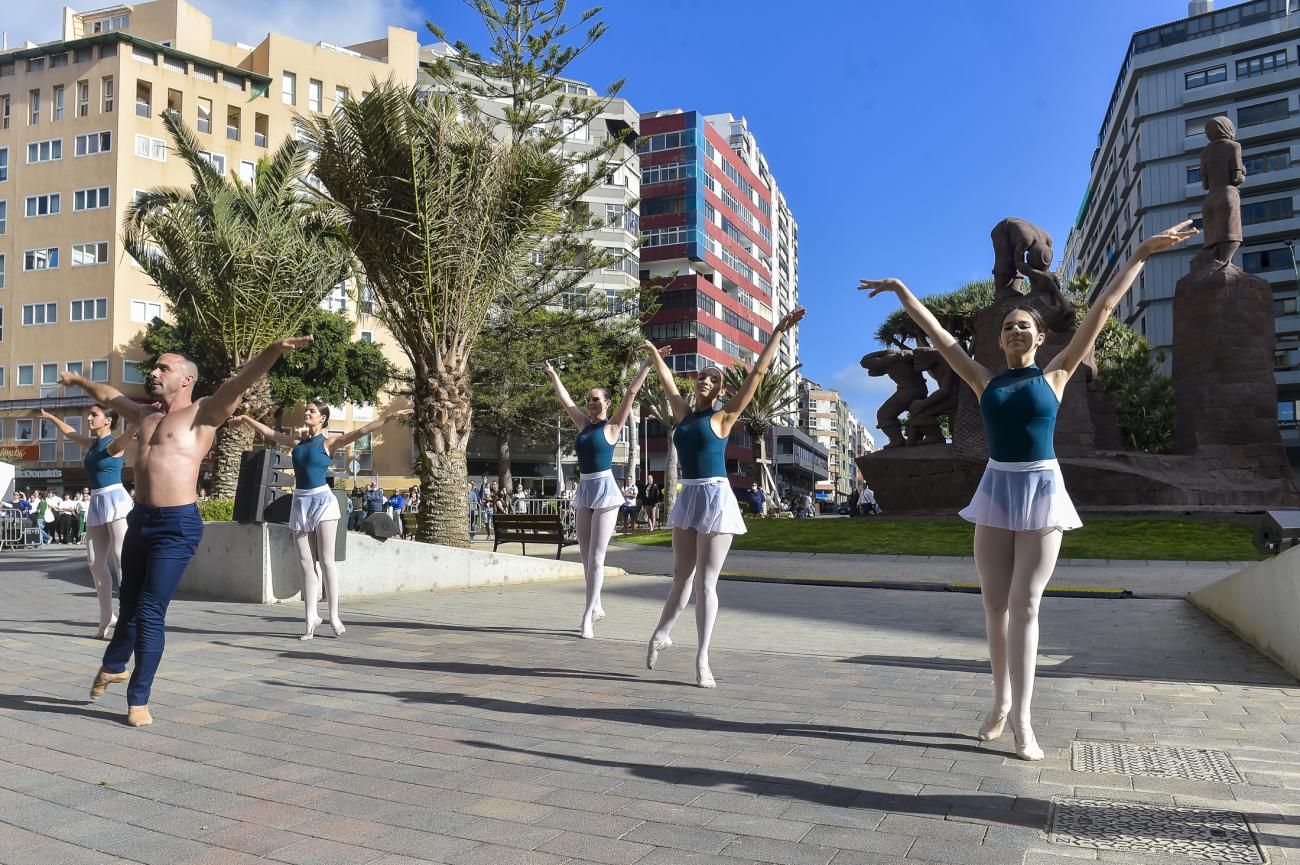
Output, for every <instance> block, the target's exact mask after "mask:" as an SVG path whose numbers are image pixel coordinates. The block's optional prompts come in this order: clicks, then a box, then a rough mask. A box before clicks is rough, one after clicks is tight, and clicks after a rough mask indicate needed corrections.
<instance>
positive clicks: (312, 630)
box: [298, 619, 321, 640]
mask: <svg viewBox="0 0 1300 865" xmlns="http://www.w3.org/2000/svg"><path fill="white" fill-rule="evenodd" d="M320 621H321V620H320V619H312V620H311V621H310V622H309V623H308V624H307V632H306V633H305V634H303V635H302V636H301V637H299V638H298V639H300V640H310V639H312V638H314V637H315V636H316V629H317V628H319V627H320Z"/></svg>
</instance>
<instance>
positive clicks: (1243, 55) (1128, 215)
mask: <svg viewBox="0 0 1300 865" xmlns="http://www.w3.org/2000/svg"><path fill="white" fill-rule="evenodd" d="M1188 11H1189V14H1188V17H1186V18H1183V19H1180V20H1178V21H1173V22H1169V23H1166V24H1161V25H1159V26H1157V27H1152V28H1149V29H1147V30H1142V31H1139V32H1137V33H1134V34H1133V36H1132V38H1131V39H1130V40H1129V44H1128V47H1127V49H1126V50H1125V53H1124V60H1123V62H1122V64H1121V65H1120V70H1119V74H1118V76H1117V80H1116V82H1115V88H1114V91H1113V93H1112V95H1111V99H1110V103H1109V105H1108V106H1107V109H1106V114H1105V117H1104V118H1103V120H1102V124H1101V129H1100V131H1099V132H1098V134H1097V148H1096V150H1095V151H1094V152H1093V156H1092V165H1091V176H1090V178H1089V181H1088V189H1087V192H1086V194H1085V195H1084V199H1083V203H1082V205H1081V206H1080V208H1079V213H1078V217H1077V219H1076V221H1075V223H1074V226H1073V228H1072V230H1071V231H1070V235H1069V238H1068V240H1067V242H1066V246H1065V253H1064V256H1063V258H1062V266H1063V272H1064V275H1065V276H1066V277H1072V276H1075V275H1077V274H1088V275H1090V276H1091V277H1093V280H1094V281H1093V292H1094V298H1095V296H1096V292H1098V291H1100V289H1101V288H1102V287H1103V286H1104V285H1105V284H1106V282H1107V281H1108V280H1109V279H1110V278H1111V277H1112V276H1113V275H1114V274H1115V272H1116V270H1117V269H1118V268H1119V267H1120V266H1121V265H1122V264H1123V262H1124V261H1125V260H1126V259H1127V258H1128V257H1129V255H1130V254H1131V253H1132V252H1133V250H1134V249H1135V248H1136V247H1137V245H1138V244H1139V243H1141V242H1142V240H1143V239H1144V238H1146V237H1148V236H1150V235H1151V234H1153V233H1156V232H1159V231H1161V230H1163V229H1165V228H1167V227H1169V226H1171V225H1174V224H1175V223H1178V222H1180V221H1182V220H1184V219H1188V218H1189V217H1190V218H1197V217H1199V216H1200V210H1201V203H1202V201H1203V199H1204V197H1205V191H1204V189H1202V187H1201V178H1200V174H1199V168H1200V165H1199V159H1200V153H1201V150H1202V148H1204V147H1205V145H1206V137H1205V133H1204V127H1205V121H1206V120H1208V119H1210V118H1211V117H1215V116H1220V115H1223V116H1226V117H1228V118H1229V119H1231V120H1232V122H1233V124H1234V125H1235V126H1236V128H1237V140H1238V141H1239V142H1240V143H1241V148H1242V157H1243V161H1244V163H1245V166H1246V175H1247V176H1246V180H1245V183H1244V184H1243V185H1242V186H1241V216H1242V224H1243V228H1244V236H1245V242H1244V243H1243V244H1242V246H1241V249H1240V250H1239V251H1238V253H1237V256H1236V258H1235V259H1234V262H1235V263H1236V264H1237V265H1239V266H1240V267H1242V268H1243V269H1245V270H1247V271H1250V272H1251V273H1255V274H1258V275H1259V276H1261V277H1263V278H1264V279H1267V280H1268V281H1269V283H1270V284H1271V285H1272V287H1273V298H1274V300H1273V304H1274V314H1275V333H1273V334H1269V335H1266V336H1262V338H1267V339H1273V340H1275V342H1276V351H1275V361H1274V364H1275V377H1276V380H1277V386H1278V397H1277V401H1278V423H1279V425H1280V426H1281V428H1282V437H1283V441H1284V443H1285V444H1286V446H1287V449H1288V452H1289V453H1290V455H1291V459H1292V462H1293V464H1296V465H1300V430H1297V410H1298V409H1300V314H1298V312H1297V299H1296V297H1297V295H1296V288H1297V274H1298V273H1300V268H1297V263H1296V258H1295V256H1294V254H1293V244H1294V241H1295V240H1296V238H1297V236H1300V214H1298V213H1297V210H1296V197H1297V194H1298V193H1300V101H1298V99H1300V89H1298V88H1297V83H1298V82H1300V17H1298V13H1300V3H1297V2H1296V0H1251V2H1248V3H1239V4H1237V5H1234V6H1229V7H1227V8H1223V9H1219V10H1215V9H1213V8H1212V3H1210V2H1206V0H1194V2H1192V3H1191V4H1190V5H1189V10H1188ZM1198 251H1199V250H1198V248H1197V245H1196V244H1195V243H1193V244H1189V245H1187V246H1184V247H1180V248H1178V249H1175V250H1172V251H1170V252H1167V253H1164V254H1162V255H1158V256H1156V257H1154V258H1153V259H1152V260H1151V261H1149V262H1148V263H1147V265H1146V267H1145V269H1144V270H1143V271H1142V273H1141V275H1140V276H1139V277H1138V282H1137V284H1136V285H1135V286H1134V287H1133V289H1132V290H1131V291H1130V293H1129V295H1128V297H1127V298H1125V300H1124V301H1123V302H1122V303H1121V304H1120V307H1119V309H1118V311H1117V314H1118V315H1120V316H1121V317H1122V318H1123V320H1124V321H1125V322H1127V323H1128V324H1130V325H1132V326H1133V328H1134V329H1136V330H1137V331H1138V332H1139V333H1141V334H1142V335H1143V336H1145V337H1146V338H1147V339H1148V340H1149V341H1150V342H1151V343H1153V344H1154V345H1156V346H1160V347H1162V348H1165V349H1168V350H1172V348H1173V297H1174V286H1175V284H1176V283H1177V281H1178V280H1179V278H1181V277H1182V276H1183V275H1184V274H1186V273H1187V269H1188V265H1189V263H1190V261H1191V259H1192V257H1193V256H1194V255H1195V254H1196V253H1197V252H1198Z"/></svg>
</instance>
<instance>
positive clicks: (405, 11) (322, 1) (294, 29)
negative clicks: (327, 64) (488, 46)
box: [0, 0, 433, 48]
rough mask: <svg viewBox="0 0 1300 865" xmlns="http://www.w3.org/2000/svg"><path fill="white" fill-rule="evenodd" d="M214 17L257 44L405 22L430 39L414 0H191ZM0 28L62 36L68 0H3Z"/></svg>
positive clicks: (371, 34)
mask: <svg viewBox="0 0 1300 865" xmlns="http://www.w3.org/2000/svg"><path fill="white" fill-rule="evenodd" d="M192 2H193V4H194V5H195V6H197V7H198V8H199V9H201V10H202V11H203V12H204V13H205V14H206V15H208V16H209V17H210V18H212V29H213V35H214V36H215V37H216V38H218V39H221V40H223V41H226V42H245V43H248V44H250V45H256V44H257V43H258V42H261V41H262V39H263V38H265V36H266V34H267V33H268V32H274V33H282V34H284V35H285V36H292V37H294V38H295V39H301V40H303V41H305V42H319V41H321V40H324V41H326V42H333V43H335V44H338V45H343V44H350V43H357V42H366V41H369V40H371V39H380V38H383V37H384V36H385V35H386V34H387V32H388V26H389V25H390V24H391V25H394V26H398V27H407V28H409V29H411V30H414V31H416V33H417V34H419V39H420V42H421V43H427V42H430V41H432V39H433V37H432V35H431V34H430V33H429V32H428V31H427V30H425V28H424V18H425V16H424V15H423V14H422V13H421V12H420V9H419V6H418V5H417V4H416V3H414V2H412V0H192ZM4 5H5V10H4V14H3V17H2V18H0V28H3V29H4V30H5V31H6V32H7V33H8V35H9V47H10V48H15V47H17V46H19V45H21V44H22V43H23V41H24V40H30V41H32V42H49V41H51V40H54V39H58V38H59V33H60V31H61V29H62V21H63V7H64V5H65V0H21V2H20V0H10V2H8V3H5V4H4ZM105 5H107V4H106V3H104V2H103V0H96V2H92V3H78V4H77V5H76V6H75V7H74V8H77V9H78V10H79V11H90V10H91V9H99V8H103V7H104V6H105Z"/></svg>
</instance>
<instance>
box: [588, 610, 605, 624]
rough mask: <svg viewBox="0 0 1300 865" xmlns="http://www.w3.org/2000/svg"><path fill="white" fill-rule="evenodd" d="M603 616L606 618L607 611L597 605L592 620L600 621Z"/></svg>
mask: <svg viewBox="0 0 1300 865" xmlns="http://www.w3.org/2000/svg"><path fill="white" fill-rule="evenodd" d="M603 618H605V611H604V610H602V609H600V608H599V607H597V608H596V609H595V610H594V611H593V612H592V614H591V621H592V622H593V623H595V622H599V621H600V620H601V619H603Z"/></svg>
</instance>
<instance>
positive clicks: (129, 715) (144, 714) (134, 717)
mask: <svg viewBox="0 0 1300 865" xmlns="http://www.w3.org/2000/svg"><path fill="white" fill-rule="evenodd" d="M126 723H127V726H128V727H148V726H149V725H150V724H152V723H153V715H150V714H149V707H148V706H128V707H127V709H126Z"/></svg>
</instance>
